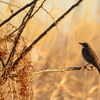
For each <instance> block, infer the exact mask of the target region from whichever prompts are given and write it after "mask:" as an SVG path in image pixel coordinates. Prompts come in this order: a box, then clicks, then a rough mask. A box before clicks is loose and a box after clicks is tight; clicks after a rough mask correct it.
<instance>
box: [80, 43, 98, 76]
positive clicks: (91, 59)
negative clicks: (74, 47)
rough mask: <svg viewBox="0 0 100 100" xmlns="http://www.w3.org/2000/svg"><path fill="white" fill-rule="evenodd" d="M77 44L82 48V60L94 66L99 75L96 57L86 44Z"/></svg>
mask: <svg viewBox="0 0 100 100" xmlns="http://www.w3.org/2000/svg"><path fill="white" fill-rule="evenodd" d="M79 44H81V45H82V46H83V49H82V56H83V58H84V60H85V61H87V62H88V63H91V64H92V65H94V66H95V67H96V68H97V69H98V71H99V74H100V63H99V60H98V57H97V56H96V54H95V52H94V51H93V49H92V48H91V46H90V45H89V44H88V43H86V42H84V43H79Z"/></svg>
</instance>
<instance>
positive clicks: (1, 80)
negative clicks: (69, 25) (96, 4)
mask: <svg viewBox="0 0 100 100" xmlns="http://www.w3.org/2000/svg"><path fill="white" fill-rule="evenodd" d="M36 1H38V0H34V2H36ZM45 1H46V0H44V1H43V3H44V2H45ZM82 1H83V0H79V1H78V2H77V3H76V4H74V5H72V6H71V8H69V9H68V11H66V12H65V13H64V14H63V15H62V16H61V17H59V18H58V19H57V20H56V22H54V23H52V24H51V25H50V27H48V28H47V30H45V31H44V32H43V33H42V34H41V35H40V36H39V37H38V38H37V39H36V40H35V41H34V42H33V43H32V44H31V45H30V46H29V47H27V48H26V49H25V51H23V52H22V53H21V55H20V57H18V58H17V60H16V61H15V62H14V63H13V65H11V66H10V67H6V68H5V70H4V72H3V74H2V76H1V78H0V84H1V85H3V84H4V83H5V82H6V81H7V77H8V76H9V75H10V74H11V72H12V71H14V70H15V69H16V65H18V63H19V61H20V60H21V59H22V58H23V57H24V56H25V55H26V54H27V53H28V52H29V51H30V50H31V49H32V48H33V46H34V45H35V44H36V43H37V42H38V41H40V40H41V39H42V38H43V37H44V36H45V35H46V34H47V32H48V31H50V30H51V29H52V28H53V27H54V26H55V25H56V24H58V22H60V21H61V20H62V19H63V18H64V17H65V16H66V15H67V14H68V13H69V12H71V11H72V10H73V9H74V8H75V7H77V6H78V5H79V4H80V3H81V2H82ZM43 3H42V4H41V5H40V7H39V9H40V8H41V7H42V6H43ZM31 8H32V7H31ZM33 8H34V7H33ZM33 8H32V9H33ZM24 9H25V7H24ZM20 11H22V9H21V10H19V11H18V12H16V13H14V16H15V15H16V14H17V13H19V12H20ZM37 11H38V10H37ZM28 14H29V15H28V16H27V17H24V19H25V20H24V19H23V23H24V22H25V21H28V20H29V19H30V18H31V17H33V15H34V14H35V13H34V14H33V15H32V16H31V13H28ZM14 16H10V17H9V18H8V19H7V20H5V21H4V22H2V23H1V24H0V26H2V25H3V24H5V23H6V22H7V21H9V20H10V19H11V18H12V17H14ZM24 24H25V25H26V23H24ZM25 25H23V26H21V28H20V29H19V33H18V35H17V38H16V39H15V40H16V41H15V42H16V44H17V42H18V39H19V38H20V35H21V33H22V31H23V29H24V27H25ZM16 44H15V47H14V48H13V50H15V48H16ZM13 50H12V52H11V54H10V56H9V59H8V61H7V64H8V63H9V61H10V59H12V57H13V55H14V53H13V52H14V51H13Z"/></svg>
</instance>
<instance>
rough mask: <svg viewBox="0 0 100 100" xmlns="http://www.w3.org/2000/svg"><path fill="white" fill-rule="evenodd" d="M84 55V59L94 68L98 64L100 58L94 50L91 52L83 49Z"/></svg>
mask: <svg viewBox="0 0 100 100" xmlns="http://www.w3.org/2000/svg"><path fill="white" fill-rule="evenodd" d="M82 55H83V57H84V59H85V60H86V61H87V62H89V63H91V64H93V65H94V66H96V64H97V62H98V58H97V56H96V54H95V52H94V51H93V50H92V51H89V50H88V49H84V48H83V49H82ZM98 63H99V62H98Z"/></svg>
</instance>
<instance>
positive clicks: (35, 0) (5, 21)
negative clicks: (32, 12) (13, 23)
mask: <svg viewBox="0 0 100 100" xmlns="http://www.w3.org/2000/svg"><path fill="white" fill-rule="evenodd" d="M37 1H38V0H33V1H32V2H31V3H29V4H27V5H25V6H24V7H22V8H21V9H19V10H18V11H17V12H15V13H13V14H12V15H11V16H10V17H9V18H7V19H6V20H4V21H3V22H2V23H1V24H0V27H1V26H2V25H4V24H5V23H7V22H8V21H9V20H11V19H12V18H13V17H14V16H16V15H17V14H18V13H20V12H21V11H23V10H24V9H26V8H27V7H29V6H31V5H32V4H34V3H35V2H37Z"/></svg>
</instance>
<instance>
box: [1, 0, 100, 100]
mask: <svg viewBox="0 0 100 100" xmlns="http://www.w3.org/2000/svg"><path fill="white" fill-rule="evenodd" d="M2 1H3V2H1V1H0V22H2V21H3V20H5V19H6V18H8V17H9V16H10V15H11V10H13V12H15V11H17V10H18V9H20V8H21V7H23V6H24V5H26V4H27V3H29V2H31V0H2ZM42 1H43V0H39V1H38V3H37V5H36V7H39V5H40V4H41V2H42ZM77 1H78V0H46V2H45V3H44V5H43V8H44V9H45V10H46V11H48V12H49V14H48V13H47V12H46V11H45V10H43V9H42V8H41V10H40V11H39V12H38V13H37V14H36V15H35V16H34V17H33V18H32V19H31V20H30V21H29V22H28V24H27V25H26V28H25V29H24V32H23V34H22V35H23V36H24V37H25V39H26V41H27V46H29V45H30V44H31V43H32V42H33V41H34V40H35V39H36V38H37V37H38V36H39V35H40V34H41V33H43V32H44V31H45V30H46V29H47V28H48V27H49V26H50V25H51V24H52V23H53V22H54V20H56V19H57V18H59V17H60V16H61V15H62V14H63V13H64V12H65V11H67V10H68V9H69V8H70V7H71V6H72V5H73V4H75V3H76V2H77ZM4 2H8V3H9V4H11V5H9V4H6V3H4ZM99 6H100V0H91V1H90V0H83V1H82V2H81V4H80V5H79V6H77V7H76V8H75V9H74V10H72V11H71V12H70V13H69V14H68V15H67V16H66V17H65V18H63V20H61V21H60V22H59V23H58V24H57V26H55V27H54V28H53V29H52V30H50V31H49V32H48V34H47V35H46V36H45V37H43V38H42V39H41V40H40V41H39V42H38V43H37V44H36V45H35V46H34V48H33V49H32V50H31V52H30V53H31V60H32V62H33V66H34V69H33V70H34V71H39V70H42V69H54V68H56V69H60V68H67V67H81V66H84V65H85V64H87V63H86V62H85V61H84V59H83V58H82V56H81V49H82V47H81V46H80V45H79V44H78V43H79V42H88V43H90V45H91V46H92V48H93V50H94V51H95V52H96V54H97V56H98V58H99V59H100V8H99ZM27 11H28V9H26V10H24V11H23V12H21V13H20V14H18V15H17V16H16V17H14V18H13V19H12V20H10V21H9V22H10V23H11V24H12V25H13V26H14V27H16V28H17V27H18V26H19V25H20V24H21V22H22V19H23V17H24V15H25V14H26V12H27ZM50 15H51V16H52V17H53V18H52V17H51V16H50ZM12 30H14V29H13V28H12V27H11V26H10V24H9V23H7V24H5V25H3V26H2V27H1V28H0V38H3V37H4V35H8V34H9V33H10V31H12ZM99 77H100V76H99V73H98V71H97V70H96V69H94V70H93V71H92V70H91V71H88V70H83V71H82V70H80V71H67V72H47V73H42V74H36V75H33V79H34V82H33V86H32V87H33V90H34V96H33V97H34V100H97V99H98V96H99V95H100V94H98V89H99V88H100V87H99Z"/></svg>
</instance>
